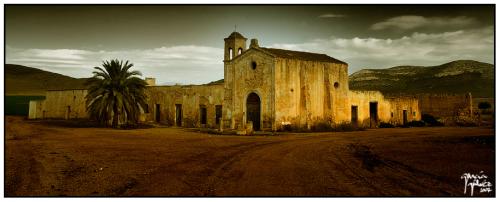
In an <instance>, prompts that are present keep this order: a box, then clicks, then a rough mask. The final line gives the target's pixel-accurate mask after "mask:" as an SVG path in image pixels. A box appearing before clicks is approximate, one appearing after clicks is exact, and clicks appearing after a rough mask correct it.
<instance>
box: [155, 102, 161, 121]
mask: <svg viewBox="0 0 500 202" xmlns="http://www.w3.org/2000/svg"><path fill="white" fill-rule="evenodd" d="M160 114H161V111H160V104H156V109H155V121H156V122H158V123H159V122H160Z"/></svg>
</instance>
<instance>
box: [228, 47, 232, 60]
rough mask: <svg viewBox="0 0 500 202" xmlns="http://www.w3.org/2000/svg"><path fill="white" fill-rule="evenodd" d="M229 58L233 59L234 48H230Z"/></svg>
mask: <svg viewBox="0 0 500 202" xmlns="http://www.w3.org/2000/svg"><path fill="white" fill-rule="evenodd" d="M229 59H230V60H232V59H233V49H232V48H229Z"/></svg>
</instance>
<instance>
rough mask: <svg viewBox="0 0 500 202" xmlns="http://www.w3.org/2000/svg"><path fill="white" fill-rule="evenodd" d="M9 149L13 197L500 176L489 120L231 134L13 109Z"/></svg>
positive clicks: (323, 187)
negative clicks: (48, 116) (29, 116)
mask: <svg viewBox="0 0 500 202" xmlns="http://www.w3.org/2000/svg"><path fill="white" fill-rule="evenodd" d="M5 158H6V161H5V163H6V167H5V168H6V171H5V180H6V182H5V194H6V195H7V196H45V195H48V196H62V195H67V196H102V195H104V196H131V195H132V196H143V195H156V196H173V195H175V196H206V195H210V196H212V195H216V196H227V195H238V196H242V195H243V196H256V195H259V196H261V195H266V196H269V195H282V196H283V195H289V196H294V195H308V196H330V195H341V196H365V195H370V196H449V195H452V196H464V194H463V181H462V180H461V179H460V176H461V175H462V174H463V173H464V172H479V171H484V172H485V173H486V174H488V175H489V176H490V177H493V176H494V175H495V173H494V131H493V129H488V128H446V127H423V128H387V129H376V130H373V129H368V130H366V131H354V132H335V133H332V132H328V133H307V134H289V133H284V134H281V135H278V136H225V135H224V136H223V135H209V134H206V133H199V132H195V131H193V130H189V129H179V128H146V129H135V130H114V129H105V128H93V127H91V125H86V124H83V125H82V126H81V127H80V126H79V125H72V124H61V122H54V121H27V120H24V119H23V118H22V117H9V116H7V117H6V155H5ZM490 181H491V182H492V183H494V182H495V180H494V178H493V179H490ZM490 194H493V193H490ZM484 195H486V194H482V196H484ZM475 196H481V194H479V193H475Z"/></svg>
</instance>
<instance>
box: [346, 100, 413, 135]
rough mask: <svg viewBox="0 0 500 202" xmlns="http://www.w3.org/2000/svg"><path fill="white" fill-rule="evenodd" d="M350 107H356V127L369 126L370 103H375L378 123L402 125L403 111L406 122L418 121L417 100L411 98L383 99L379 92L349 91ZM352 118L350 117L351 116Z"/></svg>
mask: <svg viewBox="0 0 500 202" xmlns="http://www.w3.org/2000/svg"><path fill="white" fill-rule="evenodd" d="M349 95H350V96H349V100H350V103H351V106H357V107H358V125H362V126H365V127H368V126H370V102H377V103H378V104H377V112H378V114H377V117H378V122H386V123H391V124H393V125H402V124H403V110H406V111H407V113H408V114H407V121H408V122H410V121H413V120H420V118H421V113H420V109H419V106H418V99H416V98H412V97H393V98H385V97H384V95H383V94H382V93H380V92H379V91H349ZM351 116H352V115H351Z"/></svg>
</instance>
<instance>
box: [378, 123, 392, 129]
mask: <svg viewBox="0 0 500 202" xmlns="http://www.w3.org/2000/svg"><path fill="white" fill-rule="evenodd" d="M378 127H379V128H394V125H392V124H390V123H385V122H380V124H379V125H378Z"/></svg>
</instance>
